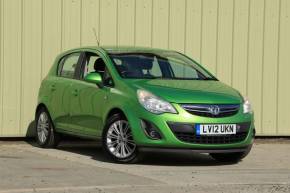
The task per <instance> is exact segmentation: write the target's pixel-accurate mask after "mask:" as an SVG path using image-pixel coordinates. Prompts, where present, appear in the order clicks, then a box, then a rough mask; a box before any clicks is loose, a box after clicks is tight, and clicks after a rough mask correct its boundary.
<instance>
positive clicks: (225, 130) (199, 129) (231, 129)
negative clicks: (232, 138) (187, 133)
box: [195, 124, 237, 135]
mask: <svg viewBox="0 0 290 193" xmlns="http://www.w3.org/2000/svg"><path fill="white" fill-rule="evenodd" d="M195 128H196V134H197V135H232V134H236V131H237V126H236V124H210V125H206V124H196V125H195Z"/></svg>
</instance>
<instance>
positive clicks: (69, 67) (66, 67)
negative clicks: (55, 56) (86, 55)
mask: <svg viewBox="0 0 290 193" xmlns="http://www.w3.org/2000/svg"><path fill="white" fill-rule="evenodd" d="M79 57H80V53H74V54H70V55H68V56H65V57H64V58H63V59H61V61H60V63H59V66H58V76H61V77H65V78H74V74H75V69H76V67H77V63H78V60H79Z"/></svg>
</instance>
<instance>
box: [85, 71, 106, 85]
mask: <svg viewBox="0 0 290 193" xmlns="http://www.w3.org/2000/svg"><path fill="white" fill-rule="evenodd" d="M84 80H85V81H86V82H90V83H94V84H97V85H98V86H99V87H103V80H102V76H101V74H99V73H97V72H92V73H89V74H88V75H86V76H85V78H84Z"/></svg>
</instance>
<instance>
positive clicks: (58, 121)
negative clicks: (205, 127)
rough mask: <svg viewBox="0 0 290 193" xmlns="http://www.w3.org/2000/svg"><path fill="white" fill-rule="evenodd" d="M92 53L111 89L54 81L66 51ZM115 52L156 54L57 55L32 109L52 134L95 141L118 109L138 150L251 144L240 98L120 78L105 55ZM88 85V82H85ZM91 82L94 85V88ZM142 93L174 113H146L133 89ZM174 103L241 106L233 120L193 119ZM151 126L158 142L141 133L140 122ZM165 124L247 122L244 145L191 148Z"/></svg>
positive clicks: (197, 86)
mask: <svg viewBox="0 0 290 193" xmlns="http://www.w3.org/2000/svg"><path fill="white" fill-rule="evenodd" d="M84 51H89V52H94V53H97V54H98V55H99V56H100V57H102V58H103V60H104V61H105V63H106V66H107V68H108V70H109V72H110V74H111V76H112V79H113V81H114V86H113V87H107V86H104V87H102V88H100V87H98V86H97V85H95V84H92V83H90V82H92V81H96V82H97V81H99V77H97V75H89V77H86V78H85V79H86V80H87V81H88V80H90V81H89V82H87V81H84V80H78V79H67V78H63V77H58V76H57V73H56V72H57V65H58V61H59V60H60V59H61V58H62V57H63V56H65V55H66V54H69V53H72V52H84ZM108 51H115V52H117V51H118V52H122V51H127V52H130V51H134V52H136V51H150V52H158V51H162V50H159V49H148V48H130V47H126V48H122V47H117V48H115V47H106V48H100V47H87V48H78V49H73V50H70V51H67V52H65V53H62V54H60V55H59V56H58V57H57V58H56V60H55V62H54V64H53V66H52V68H51V70H50V72H49V74H48V75H47V77H46V78H45V79H44V80H43V81H42V84H41V87H40V90H39V96H38V104H43V105H45V106H46V107H47V109H48V111H49V113H50V115H51V118H52V120H53V123H54V124H55V127H56V130H57V131H58V132H63V133H67V134H73V135H78V136H82V137H87V138H93V139H98V138H100V137H101V135H102V130H103V128H104V126H105V123H106V120H107V118H108V115H109V114H110V112H111V111H113V110H114V111H115V110H119V111H122V112H123V114H124V115H125V116H126V117H127V119H128V121H129V123H130V125H131V128H132V133H133V137H134V140H135V142H136V144H137V145H139V146H150V147H173V148H192V149H210V148H215V149H228V148H240V147H245V146H248V145H251V144H252V143H253V129H254V115H253V113H248V114H244V113H243V108H242V107H243V105H242V104H243V98H242V97H241V95H240V94H239V92H238V91H236V90H235V89H233V88H231V87H229V86H227V85H225V84H224V83H222V82H220V81H209V80H204V81H201V80H162V79H161V80H159V79H154V80H150V79H149V80H148V79H146V80H136V79H123V78H121V77H120V75H119V74H118V72H117V70H116V69H115V67H114V65H113V63H112V61H111V59H110V58H109V56H108V54H107V52H108ZM91 80H92V81H91ZM96 82H95V83H96ZM140 88H142V89H145V90H147V91H149V92H151V93H153V94H154V95H156V96H158V97H160V98H162V99H164V100H166V101H168V102H170V103H171V104H172V105H173V106H174V107H175V109H176V110H177V112H178V114H170V113H163V114H160V115H156V114H153V113H150V112H148V111H147V110H145V109H144V108H143V106H141V105H140V104H139V102H138V99H137V94H136V92H137V89H140ZM179 103H206V104H241V108H240V110H239V112H238V113H237V114H236V115H233V116H231V117H223V118H209V117H200V116H195V115H192V114H190V113H188V112H187V111H185V110H184V109H183V108H182V107H181V106H180V105H179ZM141 119H145V120H148V121H150V122H152V123H154V124H155V125H156V126H157V127H158V129H159V130H160V132H161V133H162V136H164V137H163V138H162V139H161V140H152V139H149V138H148V137H147V136H146V134H145V133H144V131H143V129H142V128H141V123H140V120H141ZM167 122H181V123H241V122H251V127H250V128H249V132H248V135H247V137H246V139H245V140H244V141H241V142H238V143H230V144H194V143H186V142H182V141H180V140H178V139H177V138H176V137H175V135H174V134H173V133H172V131H171V130H170V128H169V127H168V125H167Z"/></svg>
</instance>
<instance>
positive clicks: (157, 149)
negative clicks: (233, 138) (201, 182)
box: [139, 144, 252, 153]
mask: <svg viewBox="0 0 290 193" xmlns="http://www.w3.org/2000/svg"><path fill="white" fill-rule="evenodd" d="M251 149H252V144H250V145H248V146H245V147H241V148H229V149H214V148H212V149H191V148H164V147H146V146H141V147H139V151H140V152H156V153H158V152H168V153H176V152H179V153H180V152H194V153H237V152H249V151H250V150H251Z"/></svg>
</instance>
